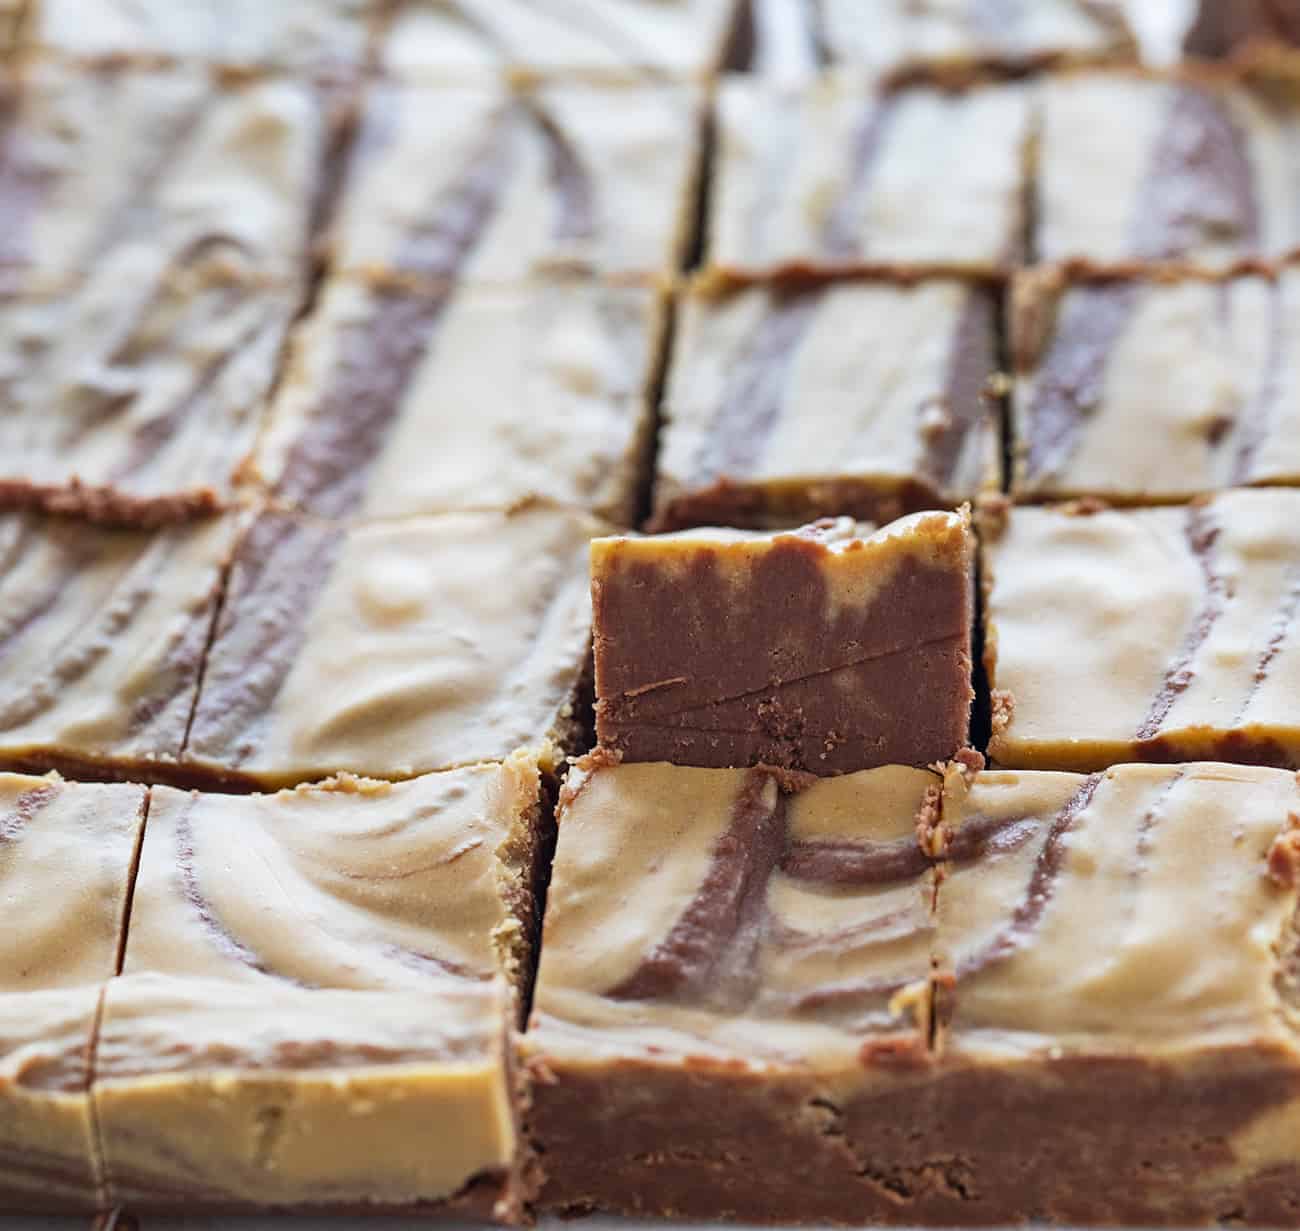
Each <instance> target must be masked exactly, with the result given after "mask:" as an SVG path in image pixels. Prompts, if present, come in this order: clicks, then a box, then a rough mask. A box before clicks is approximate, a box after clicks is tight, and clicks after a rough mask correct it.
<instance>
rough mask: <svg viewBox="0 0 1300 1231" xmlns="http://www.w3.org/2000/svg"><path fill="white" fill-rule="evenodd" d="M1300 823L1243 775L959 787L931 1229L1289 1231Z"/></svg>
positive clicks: (940, 1006) (953, 816)
mask: <svg viewBox="0 0 1300 1231" xmlns="http://www.w3.org/2000/svg"><path fill="white" fill-rule="evenodd" d="M1298 809H1300V789H1298V788H1297V784H1296V778H1295V775H1294V774H1292V773H1290V772H1287V771H1283V770H1274V769H1258V768H1253V767H1242V766H1234V765H1223V764H1187V765H1177V766H1154V765H1122V766H1119V767H1117V768H1114V769H1111V770H1108V771H1106V772H1105V773H1104V774H1094V775H1091V776H1089V777H1080V776H1078V775H1075V774H1066V773H1038V772H1025V773H1012V772H985V773H981V774H979V775H977V776H976V777H975V778H974V779H973V781H968V780H966V779H965V778H963V777H962V776H961V775H953V774H950V775H949V778H948V784H947V786H946V788H945V791H944V798H943V806H942V830H943V831H945V832H944V834H943V840H942V841H941V842H940V843H938V845H939V846H940V847H941V848H942V849H943V851H944V854H945V856H946V860H947V862H946V864H945V866H944V873H945V874H944V875H943V876H942V877H941V879H940V883H939V889H938V895H937V911H936V916H935V920H936V923H935V926H936V934H937V955H938V957H939V961H940V965H941V967H942V973H941V974H940V976H939V980H938V990H939V995H938V998H937V1001H936V1005H937V1016H938V1023H937V1036H936V1044H937V1047H938V1050H939V1061H938V1067H937V1072H936V1080H935V1102H934V1111H933V1115H934V1121H933V1125H934V1135H935V1138H936V1140H938V1141H940V1142H942V1143H943V1149H944V1151H945V1153H946V1154H947V1155H948V1156H949V1157H950V1158H951V1159H952V1160H954V1161H953V1163H952V1171H953V1173H954V1178H955V1182H954V1183H951V1184H948V1185H945V1186H942V1187H936V1188H933V1189H932V1190H930V1192H929V1193H928V1196H927V1200H926V1201H925V1202H924V1203H922V1204H921V1205H920V1206H919V1207H918V1210H917V1213H918V1214H919V1215H923V1216H924V1219H925V1221H928V1222H932V1223H935V1224H947V1225H953V1224H956V1223H967V1224H971V1223H974V1224H988V1225H994V1226H996V1225H1006V1224H1008V1223H1011V1222H1016V1221H1020V1220H1023V1219H1026V1218H1030V1217H1032V1218H1034V1219H1035V1220H1043V1221H1046V1222H1054V1223H1061V1224H1065V1225H1074V1226H1087V1225H1098V1224H1107V1225H1115V1226H1131V1227H1136V1226H1158V1225H1166V1224H1167V1225H1173V1226H1193V1225H1200V1224H1204V1223H1213V1222H1218V1223H1222V1222H1228V1221H1231V1222H1235V1223H1247V1224H1251V1225H1258V1226H1284V1225H1290V1224H1292V1223H1294V1221H1295V1211H1296V1208H1297V1203H1300V1172H1298V1171H1297V1168H1296V1161H1295V1143H1296V1140H1297V1134H1298V1133H1300V1049H1298V1048H1297V1037H1298V1036H1297V1034H1296V1030H1297V1026H1298V1025H1300V1021H1298V1019H1297V1000H1296V983H1295V972H1296V969H1297V954H1296V944H1297V932H1296V908H1297V892H1296V874H1297V854H1296V852H1297V849H1300V842H1298V839H1300V833H1297V831H1296V828H1295V826H1296V818H1297V810H1298Z"/></svg>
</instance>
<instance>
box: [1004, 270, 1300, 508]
mask: <svg viewBox="0 0 1300 1231" xmlns="http://www.w3.org/2000/svg"><path fill="white" fill-rule="evenodd" d="M1016 300H1017V304H1016V310H1015V311H1014V313H1013V321H1014V324H1013V330H1012V332H1013V348H1012V349H1013V353H1014V354H1015V357H1016V365H1017V368H1018V372H1017V380H1016V382H1015V385H1014V395H1013V403H1012V405H1013V412H1014V413H1013V418H1014V424H1015V432H1014V436H1015V439H1016V441H1017V445H1016V459H1015V466H1014V471H1013V490H1014V491H1015V492H1016V493H1017V494H1018V495H1020V496H1024V497H1033V498H1043V497H1049V498H1062V497H1073V496H1100V497H1104V498H1105V499H1107V500H1110V501H1114V502H1126V503H1150V502H1161V501H1174V500H1184V499H1187V498H1188V497H1190V496H1194V495H1196V494H1198V493H1202V492H1209V491H1213V490H1215V489H1217V488H1223V487H1239V486H1244V485H1249V484H1262V483H1290V482H1294V481H1296V479H1297V478H1300V420H1298V419H1297V415H1300V367H1298V366H1297V359H1296V356H1297V354H1300V270H1296V269H1292V268H1288V269H1284V270H1282V271H1280V272H1279V273H1278V274H1277V275H1276V276H1275V277H1272V278H1268V277H1239V278H1232V279H1229V280H1226V281H1221V282H1217V281H1216V282H1209V281H1202V280H1195V279H1193V280H1184V281H1178V282H1159V281H1147V280H1126V281H1121V282H1105V283H1092V284H1074V285H1071V284H1069V283H1067V282H1064V281H1062V280H1060V279H1056V278H1043V277H1036V276H1034V275H1025V276H1023V277H1022V279H1021V281H1020V283H1019V285H1018V287H1017V295H1016Z"/></svg>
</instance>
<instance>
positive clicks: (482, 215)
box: [333, 77, 703, 281]
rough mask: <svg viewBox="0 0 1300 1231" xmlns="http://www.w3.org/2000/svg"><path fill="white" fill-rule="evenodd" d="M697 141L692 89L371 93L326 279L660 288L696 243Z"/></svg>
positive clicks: (417, 88)
mask: <svg viewBox="0 0 1300 1231" xmlns="http://www.w3.org/2000/svg"><path fill="white" fill-rule="evenodd" d="M702 129H703V105H702V95H701V92H700V90H699V89H698V88H696V87H694V86H690V85H685V84H678V85H670V84H663V85H650V86H644V87H601V86H596V85H589V84H583V83H581V82H575V81H565V82H563V83H561V84H553V85H544V86H538V87H536V88H533V89H527V90H512V89H510V88H509V87H508V86H506V85H505V84H504V83H502V82H499V81H496V80H494V79H493V78H491V77H487V78H484V79H481V80H476V81H475V82H474V83H472V84H469V83H467V84H463V85H445V86H441V87H436V88H435V87H430V86H425V85H415V84H410V83H404V84H403V83H391V82H390V83H379V84H376V85H375V86H374V87H372V88H371V89H369V90H368V91H367V93H366V103H365V109H364V112H363V116H362V122H361V127H360V131H359V133H358V135H357V140H356V143H355V145H354V147H353V154H352V157H351V159H350V169H349V175H348V180H347V183H346V186H345V188H344V190H343V194H342V200H341V203H340V205H339V210H338V219H337V222H336V225H335V228H334V245H333V248H334V254H333V255H334V268H335V269H341V270H344V271H353V272H356V271H358V270H360V271H365V272H374V271H379V272H386V273H396V274H399V275H406V276H413V277H417V278H461V279H466V280H473V281H516V280H519V279H522V278H526V277H529V276H531V275H535V274H545V273H555V272H557V271H558V272H563V271H567V272H574V271H577V272H583V273H599V274H603V275H610V276H615V277H621V278H637V279H641V280H650V279H655V278H660V279H663V278H667V277H669V276H671V275H672V274H673V273H674V272H675V271H676V270H677V268H678V267H679V266H680V265H681V262H682V258H683V256H684V255H685V247H686V245H687V244H688V243H689V241H690V239H691V238H692V236H691V227H692V225H693V215H694V206H695V180H696V176H697V175H698V165H699V159H700V145H701V139H702Z"/></svg>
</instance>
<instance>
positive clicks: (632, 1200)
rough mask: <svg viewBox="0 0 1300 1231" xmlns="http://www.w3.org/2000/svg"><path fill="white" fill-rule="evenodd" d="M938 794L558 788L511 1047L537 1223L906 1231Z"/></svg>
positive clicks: (711, 782) (922, 1080)
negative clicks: (931, 815) (524, 1006)
mask: <svg viewBox="0 0 1300 1231" xmlns="http://www.w3.org/2000/svg"><path fill="white" fill-rule="evenodd" d="M935 782H936V778H935V775H933V774H930V773H927V772H926V771H924V770H910V769H902V768H899V767H896V766H894V767H887V768H884V769H877V770H871V771H868V772H865V773H859V774H852V775H847V776H844V777H840V778H832V779H821V780H817V781H815V782H812V783H811V785H804V784H803V783H802V782H793V781H790V780H789V779H788V778H786V779H782V778H781V777H780V776H778V775H777V774H774V773H771V772H769V771H765V770H761V769H755V770H716V769H715V770H710V769H689V768H682V767H679V766H674V765H666V764H645V765H629V764H623V765H617V766H612V767H601V766H600V765H599V764H597V766H595V767H591V766H589V767H588V771H587V772H586V773H584V774H582V775H581V776H579V777H578V780H577V781H576V782H575V781H573V780H571V781H570V782H569V783H568V784H566V787H565V791H564V794H563V797H562V800H561V807H560V814H559V827H560V837H559V846H558V851H557V856H556V862H555V867H554V872H553V876H552V880H551V886H550V891H549V899H548V905H547V912H546V923H545V930H544V938H543V945H542V960H541V967H540V971H539V975H538V985H537V993H536V999H535V1001H534V1008H533V1013H532V1019H531V1022H530V1027H529V1031H528V1033H527V1034H526V1035H525V1036H524V1039H523V1049H524V1054H525V1057H526V1063H527V1067H528V1071H529V1074H530V1077H531V1100H532V1105H531V1111H530V1113H529V1130H530V1132H531V1135H532V1137H533V1139H534V1141H535V1143H536V1145H537V1146H538V1148H539V1151H540V1158H539V1161H540V1164H541V1167H542V1169H543V1172H544V1183H543V1189H542V1197H541V1200H542V1204H543V1206H544V1207H547V1208H551V1209H560V1210H566V1211H585V1210H590V1209H605V1210H612V1211H617V1212H623V1213H631V1214H670V1215H677V1216H680V1217H686V1218H716V1217H738V1218H741V1219H751V1220H754V1221H759V1222H787V1221H789V1222H802V1221H821V1220H833V1221H840V1222H851V1223H854V1224H855V1225H860V1224H862V1223H864V1222H875V1221H899V1218H900V1214H899V1211H900V1209H902V1208H903V1207H902V1204H901V1203H900V1202H899V1200H898V1199H897V1196H896V1194H895V1192H894V1186H895V1184H896V1183H897V1180H898V1178H899V1177H901V1176H905V1175H906V1174H907V1172H908V1169H910V1168H912V1167H923V1166H925V1165H927V1162H929V1163H930V1164H931V1165H939V1164H938V1162H937V1160H924V1159H923V1158H922V1157H919V1156H920V1155H921V1154H922V1152H923V1151H924V1150H925V1149H926V1147H927V1143H926V1142H924V1141H923V1140H922V1139H921V1136H920V1135H919V1134H917V1133H916V1132H915V1131H914V1130H915V1127H916V1124H917V1107H918V1104H920V1103H922V1102H923V1100H924V1097H925V1094H924V1091H925V1085H926V1081H927V1078H928V1076H929V1063H928V1061H929V1057H928V1052H927V1034H928V1030H929V1013H928V1009H929V996H928V980H929V974H930V950H931V940H932V934H931V917H930V908H931V901H932V898H933V893H934V883H933V873H932V872H931V871H930V869H929V867H928V865H927V861H926V859H925V858H924V857H923V855H922V853H921V850H920V848H919V846H918V844H917V841H916V837H915V833H914V830H915V826H916V815H917V812H918V809H919V807H920V805H921V803H922V801H923V799H924V798H925V797H926V794H927V792H928V791H933V790H934V789H935V788H934V785H933V784H934V783H935ZM597 1143H598V1148H596V1146H597ZM905 1216H906V1213H905V1211H904V1213H903V1214H902V1217H905Z"/></svg>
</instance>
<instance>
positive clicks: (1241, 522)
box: [984, 489, 1300, 770]
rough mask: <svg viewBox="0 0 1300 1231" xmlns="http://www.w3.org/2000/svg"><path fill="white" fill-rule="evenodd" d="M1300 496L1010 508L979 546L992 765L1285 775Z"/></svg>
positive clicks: (1299, 664)
mask: <svg viewBox="0 0 1300 1231" xmlns="http://www.w3.org/2000/svg"><path fill="white" fill-rule="evenodd" d="M1298 553H1300V492H1291V491H1283V490H1280V489H1278V490H1272V489H1270V490H1266V491H1234V492H1227V493H1223V494H1221V495H1218V496H1215V497H1214V498H1213V499H1210V500H1207V501H1204V502H1200V503H1195V504H1192V505H1190V506H1187V507H1184V508H1155V509H1136V510H1132V511H1128V512H1117V511H1101V512H1092V513H1089V512H1088V511H1087V506H1085V508H1084V509H1083V510H1078V509H1070V508H1049V509H1031V508H1016V509H1013V510H1012V511H1011V513H1010V515H1009V518H1008V519H1007V522H1006V525H1005V527H1004V528H1002V529H1001V531H1000V532H998V531H995V532H994V533H993V534H992V535H991V536H990V538H989V540H988V541H987V543H986V549H985V558H984V563H985V569H984V582H985V585H986V587H987V602H986V605H985V611H986V619H987V629H986V640H985V646H986V649H985V659H986V664H987V667H988V672H989V679H990V683H991V685H992V687H993V689H994V732H993V739H992V742H991V743H990V745H989V751H990V753H991V754H992V756H993V757H994V758H995V759H996V760H997V761H998V762H999V764H1002V765H1007V766H1021V767H1028V768H1051V767H1064V768H1067V769H1077V770H1090V769H1101V768H1104V767H1105V766H1107V765H1112V764H1116V763H1118V762H1120V761H1180V760H1193V759H1210V758H1213V759H1216V760H1223V761H1244V762H1247V763H1258V764H1267V765H1281V766H1290V767H1295V766H1297V765H1300V728H1298V727H1297V723H1296V719H1295V712H1294V711H1295V706H1294V697H1295V695H1296V689H1297V687H1300V645H1298V644H1297V640H1296V631H1295V623H1296V612H1297V607H1298V605H1300V570H1298V569H1297V564H1296V560H1297V556H1298Z"/></svg>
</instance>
